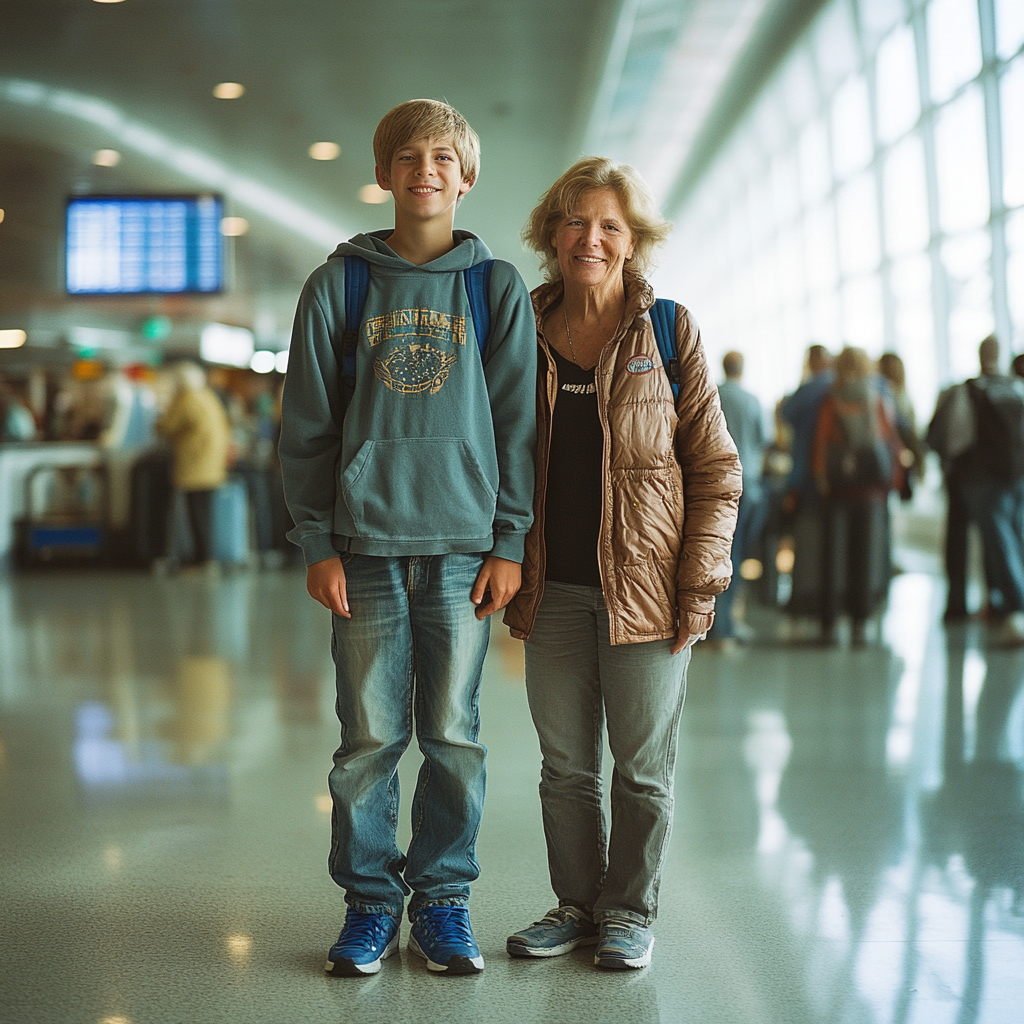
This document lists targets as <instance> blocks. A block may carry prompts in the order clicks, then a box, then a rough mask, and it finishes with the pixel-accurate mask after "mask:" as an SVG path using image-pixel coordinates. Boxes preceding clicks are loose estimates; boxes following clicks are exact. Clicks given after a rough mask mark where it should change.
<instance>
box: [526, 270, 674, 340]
mask: <svg viewBox="0 0 1024 1024" xmlns="http://www.w3.org/2000/svg"><path fill="white" fill-rule="evenodd" d="M623 281H624V283H625V286H626V309H625V312H624V313H623V315H622V325H623V327H624V328H625V329H626V330H629V329H630V328H631V327H632V326H633V325H634V323H635V321H637V320H638V319H640V318H641V317H642V316H644V314H645V313H646V312H647V311H648V310H649V309H650V308H651V306H653V305H654V292H653V291H652V290H651V286H650V285H649V284H648V283H647V281H645V280H644V279H643V278H642V277H633V276H631V275H629V274H627V275H626V276H625V277H624V278H623ZM564 291H565V288H564V285H563V282H562V281H561V280H558V281H551V282H549V283H548V284H542V285H541V286H540V287H539V288H534V289H533V291H532V292H531V293H530V298H531V299H532V300H533V312H534V315H535V316H536V318H537V323H538V324H540V323H542V322H543V320H544V318H545V317H546V316H547V315H548V313H550V312H551V310H552V309H553V308H554V307H555V306H556V305H558V303H559V302H561V301H562V295H563V293H564Z"/></svg>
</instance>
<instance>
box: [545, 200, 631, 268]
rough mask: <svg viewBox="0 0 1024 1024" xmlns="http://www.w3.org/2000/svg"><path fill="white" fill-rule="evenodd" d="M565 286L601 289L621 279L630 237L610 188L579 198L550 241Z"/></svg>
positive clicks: (618, 204) (629, 245) (619, 207)
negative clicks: (574, 207)
mask: <svg viewBox="0 0 1024 1024" xmlns="http://www.w3.org/2000/svg"><path fill="white" fill-rule="evenodd" d="M551 244H552V245H553V246H554V249H555V253H556V255H557V256H558V266H559V269H560V270H561V271H562V277H563V278H564V279H565V281H566V283H567V284H571V285H580V286H582V287H586V288H594V287H601V286H602V285H606V284H609V283H611V282H618V281H621V280H622V266H623V264H624V263H625V261H626V260H627V259H629V258H630V257H632V255H633V246H634V244H635V243H634V241H633V234H632V232H631V231H630V230H629V222H628V221H627V220H626V215H625V213H624V212H623V209H622V205H621V204H620V203H619V197H618V196H617V195H616V194H615V193H614V192H613V191H612V190H611V189H610V188H598V189H592V190H591V191H589V192H584V193H583V195H582V196H580V199H579V202H578V203H577V204H576V209H574V210H573V211H572V213H571V214H570V215H569V216H568V217H563V218H562V220H561V221H560V222H559V224H558V227H557V228H556V229H555V234H554V236H553V237H552V239H551Z"/></svg>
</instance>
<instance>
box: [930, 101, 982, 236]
mask: <svg viewBox="0 0 1024 1024" xmlns="http://www.w3.org/2000/svg"><path fill="white" fill-rule="evenodd" d="M935 167H936V170H937V172H938V177H939V222H940V224H941V225H942V230H943V231H945V232H948V233H952V232H955V231H962V230H964V229H965V228H975V227H980V226H981V225H982V224H984V223H986V222H987V221H988V218H989V192H988V158H987V155H986V148H985V104H984V99H983V97H982V93H981V89H980V88H979V87H978V86H976V85H975V86H971V88H970V89H968V90H967V91H966V92H964V93H963V95H961V96H960V97H958V98H957V99H956V100H954V101H953V102H952V103H950V104H949V105H948V106H947V107H945V108H943V109H942V110H941V111H940V112H939V116H938V119H937V121H936V124H935Z"/></svg>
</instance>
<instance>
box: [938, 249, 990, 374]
mask: <svg viewBox="0 0 1024 1024" xmlns="http://www.w3.org/2000/svg"><path fill="white" fill-rule="evenodd" d="M991 258H992V237H991V235H989V233H988V232H987V231H972V232H970V233H969V234H966V235H960V236H958V237H957V238H951V239H950V240H949V241H948V242H946V243H945V244H944V245H943V246H942V263H943V265H944V267H945V269H946V280H947V282H948V290H949V351H950V364H951V366H950V369H951V370H952V373H953V377H954V379H955V378H957V377H960V378H963V377H967V376H970V375H971V374H972V373H974V372H975V363H976V362H977V350H978V342H980V341H981V339H982V338H984V337H985V336H986V335H987V334H991V333H992V331H993V330H994V329H995V322H994V318H993V315H992V273H991Z"/></svg>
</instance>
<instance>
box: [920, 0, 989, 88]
mask: <svg viewBox="0 0 1024 1024" xmlns="http://www.w3.org/2000/svg"><path fill="white" fill-rule="evenodd" d="M927 24H928V56H929V61H930V71H931V83H930V85H931V99H932V102H934V103H943V102H945V101H946V100H948V99H949V98H950V97H951V96H952V95H953V93H955V92H956V90H957V89H959V88H960V86H962V85H964V84H965V83H967V82H969V81H971V79H972V78H975V77H976V76H977V74H978V72H979V71H981V36H980V34H979V31H978V4H977V0H932V2H931V3H930V4H929V5H928V9H927Z"/></svg>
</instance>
